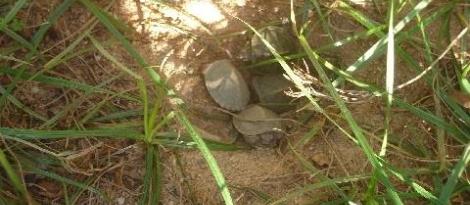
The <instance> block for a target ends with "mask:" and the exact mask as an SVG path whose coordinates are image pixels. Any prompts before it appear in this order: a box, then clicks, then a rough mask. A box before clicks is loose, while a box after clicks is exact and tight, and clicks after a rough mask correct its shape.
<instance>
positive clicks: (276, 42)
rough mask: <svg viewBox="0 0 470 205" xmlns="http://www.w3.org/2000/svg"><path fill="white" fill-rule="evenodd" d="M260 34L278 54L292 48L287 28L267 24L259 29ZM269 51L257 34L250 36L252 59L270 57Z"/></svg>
mask: <svg viewBox="0 0 470 205" xmlns="http://www.w3.org/2000/svg"><path fill="white" fill-rule="evenodd" d="M259 33H260V34H261V36H263V38H264V39H266V40H267V41H268V42H269V43H270V44H271V45H272V46H273V47H274V49H276V51H277V52H278V53H280V54H284V53H289V52H291V51H292V50H293V42H292V39H291V38H290V35H289V32H288V31H287V29H285V28H283V27H278V26H267V27H265V28H262V29H260V30H259ZM271 56H272V54H271V51H269V49H268V47H266V45H265V44H264V43H263V41H262V40H261V38H259V37H258V35H254V36H253V38H251V58H252V59H253V60H259V59H265V58H268V57H271Z"/></svg>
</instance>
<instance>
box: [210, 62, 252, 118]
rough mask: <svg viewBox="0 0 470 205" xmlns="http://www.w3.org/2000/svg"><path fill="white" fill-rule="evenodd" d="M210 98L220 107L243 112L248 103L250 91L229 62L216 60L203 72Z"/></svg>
mask: <svg viewBox="0 0 470 205" xmlns="http://www.w3.org/2000/svg"><path fill="white" fill-rule="evenodd" d="M203 75H204V80H205V84H206V87H207V90H208V91H209V94H210V96H211V97H212V98H213V99H214V101H215V102H216V103H217V104H219V105H220V106H221V107H223V108H225V109H228V110H232V111H241V110H243V109H244V108H245V107H246V105H247V104H248V101H250V91H249V89H248V85H247V84H246V81H245V80H244V79H243V76H242V75H241V74H240V72H239V71H238V70H237V68H236V67H235V66H234V65H233V64H232V63H230V61H229V60H226V59H224V60H217V61H215V62H213V63H211V64H209V65H208V66H207V67H206V69H204V71H203Z"/></svg>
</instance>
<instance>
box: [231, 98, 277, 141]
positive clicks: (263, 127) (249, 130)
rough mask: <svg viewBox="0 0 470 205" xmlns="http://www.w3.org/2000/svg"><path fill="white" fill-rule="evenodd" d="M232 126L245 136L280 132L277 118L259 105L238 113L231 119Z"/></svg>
mask: <svg viewBox="0 0 470 205" xmlns="http://www.w3.org/2000/svg"><path fill="white" fill-rule="evenodd" d="M233 125H234V127H235V128H236V129H237V130H238V131H239V132H240V133H242V134H243V135H246V136H254V135H259V134H263V133H268V132H273V131H274V132H279V131H281V130H282V123H281V121H280V120H279V116H278V115H277V114H276V113H274V112H273V111H271V110H269V109H266V108H264V107H261V106H259V105H254V106H251V107H249V108H247V109H245V110H243V111H242V112H240V113H239V114H238V115H237V116H235V117H234V118H233Z"/></svg>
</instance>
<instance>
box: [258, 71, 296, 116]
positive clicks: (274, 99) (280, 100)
mask: <svg viewBox="0 0 470 205" xmlns="http://www.w3.org/2000/svg"><path fill="white" fill-rule="evenodd" d="M252 85H253V90H254V91H255V93H256V95H257V96H258V99H259V101H260V103H261V104H262V105H263V106H265V107H267V108H269V109H272V110H273V111H275V112H278V113H281V112H285V111H287V110H289V109H290V108H292V104H291V101H292V98H291V97H289V96H287V95H286V94H285V91H287V90H288V89H289V87H292V86H293V84H292V83H291V82H290V81H289V80H287V79H286V78H285V77H284V76H283V75H282V74H267V75H262V76H255V77H253V78H252Z"/></svg>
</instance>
